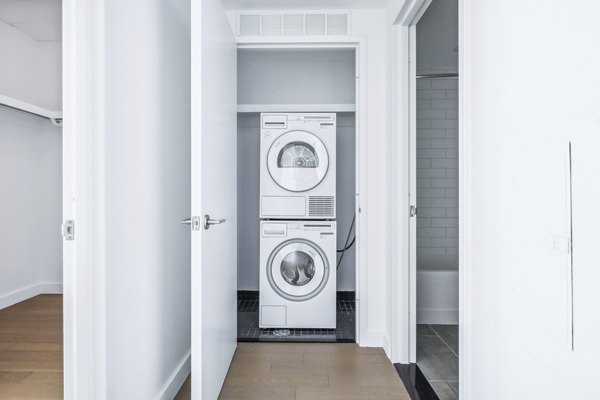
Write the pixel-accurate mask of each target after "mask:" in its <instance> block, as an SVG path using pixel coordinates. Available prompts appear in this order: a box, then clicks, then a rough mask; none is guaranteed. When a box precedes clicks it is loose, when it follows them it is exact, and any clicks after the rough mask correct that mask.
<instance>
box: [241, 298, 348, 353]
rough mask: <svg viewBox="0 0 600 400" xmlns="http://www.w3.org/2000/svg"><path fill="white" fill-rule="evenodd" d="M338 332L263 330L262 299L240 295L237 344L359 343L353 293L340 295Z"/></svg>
mask: <svg viewBox="0 0 600 400" xmlns="http://www.w3.org/2000/svg"><path fill="white" fill-rule="evenodd" d="M337 297H338V298H337V312H336V329H261V328H260V327H259V321H258V318H259V316H258V307H259V300H258V299H259V295H258V292H253V291H238V316H237V318H238V342H309V343H310V342H323V343H354V342H356V320H355V309H356V301H355V298H354V292H338V293H337Z"/></svg>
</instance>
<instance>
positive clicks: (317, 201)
mask: <svg viewBox="0 0 600 400" xmlns="http://www.w3.org/2000/svg"><path fill="white" fill-rule="evenodd" d="M335 144H336V114H335V113H280V114H261V135H260V158H261V166H260V218H261V219H335V217H336V215H335V214H336V210H335V209H336V206H335V192H336V151H335V148H336V145H335Z"/></svg>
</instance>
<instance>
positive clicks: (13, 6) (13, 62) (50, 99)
mask: <svg viewBox="0 0 600 400" xmlns="http://www.w3.org/2000/svg"><path fill="white" fill-rule="evenodd" d="M18 3H21V4H23V6H19V4H18ZM60 5H61V2H60V1H52V0H49V1H48V2H44V3H43V4H42V3H41V2H36V3H35V7H34V9H33V10H32V7H28V6H27V4H26V3H25V2H0V49H1V51H2V62H0V95H3V96H8V97H11V98H15V99H18V100H21V101H24V102H26V103H31V104H34V105H36V106H38V107H43V108H46V109H49V110H61V109H62V75H61V74H62V59H61V58H62V51H61V48H62V43H61V37H60V13H61V6H60ZM38 6H40V7H41V6H43V7H42V9H37V7H38ZM28 13H31V14H34V15H35V14H41V15H40V16H39V17H38V18H37V19H36V20H45V21H46V22H45V23H41V22H37V23H34V22H32V23H29V24H25V25H24V26H25V27H26V31H22V30H20V29H18V28H17V27H16V26H13V25H11V23H12V20H13V19H15V18H19V19H18V20H21V19H20V16H21V15H23V18H26V17H27V15H28ZM56 14H58V15H56ZM3 17H5V18H8V20H9V21H10V23H9V22H6V21H4V20H3V19H2V18H3ZM46 17H47V18H46ZM30 18H32V17H30ZM57 19H58V22H57V21H56V20H57ZM17 26H19V25H17ZM36 27H37V28H36ZM57 27H58V28H57ZM56 29H58V33H56V32H55V30H56ZM26 32H27V33H26Z"/></svg>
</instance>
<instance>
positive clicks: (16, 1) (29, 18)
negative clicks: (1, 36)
mask: <svg viewBox="0 0 600 400" xmlns="http://www.w3.org/2000/svg"><path fill="white" fill-rule="evenodd" d="M61 13H62V11H61V0H0V20H2V21H4V22H6V23H7V24H9V25H12V26H14V27H15V28H17V29H19V30H20V31H21V32H23V33H25V34H26V35H27V36H29V37H31V38H32V39H33V40H37V41H40V42H60V41H61V31H62V28H61V25H62V23H61V17H62V15H61Z"/></svg>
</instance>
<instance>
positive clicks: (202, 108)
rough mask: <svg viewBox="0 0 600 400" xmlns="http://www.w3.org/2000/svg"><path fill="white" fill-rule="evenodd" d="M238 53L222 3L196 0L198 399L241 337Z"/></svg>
mask: <svg viewBox="0 0 600 400" xmlns="http://www.w3.org/2000/svg"><path fill="white" fill-rule="evenodd" d="M236 55H237V46H236V43H235V40H234V37H233V33H232V29H231V27H230V25H229V23H228V21H227V19H226V16H225V12H224V11H223V8H222V6H221V2H220V1H219V0H202V1H194V2H192V110H191V111H192V133H191V134H192V182H191V185H192V191H191V192H192V210H191V211H192V216H194V217H193V218H192V398H193V399H194V400H200V399H202V400H214V399H217V397H218V396H219V392H220V390H221V386H222V384H223V381H224V379H225V375H226V374H227V370H228V368H229V365H230V363H231V359H232V357H233V353H234V351H235V348H236V343H237V327H236V324H237V322H236V321H237V312H236V292H237V254H236V251H237V208H236V207H237V200H236V195H237V193H236V192H237V191H236V185H237V182H236V178H237V177H236V168H237V156H236V154H237V147H236V146H237V144H236V135H237V120H236V119H237V114H236V107H237V98H236V91H237V83H236V80H237V64H236V63H237V60H236ZM205 215H209V216H210V218H212V219H213V221H211V222H214V224H213V225H205V221H204V216H205ZM219 222H220V223H219Z"/></svg>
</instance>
